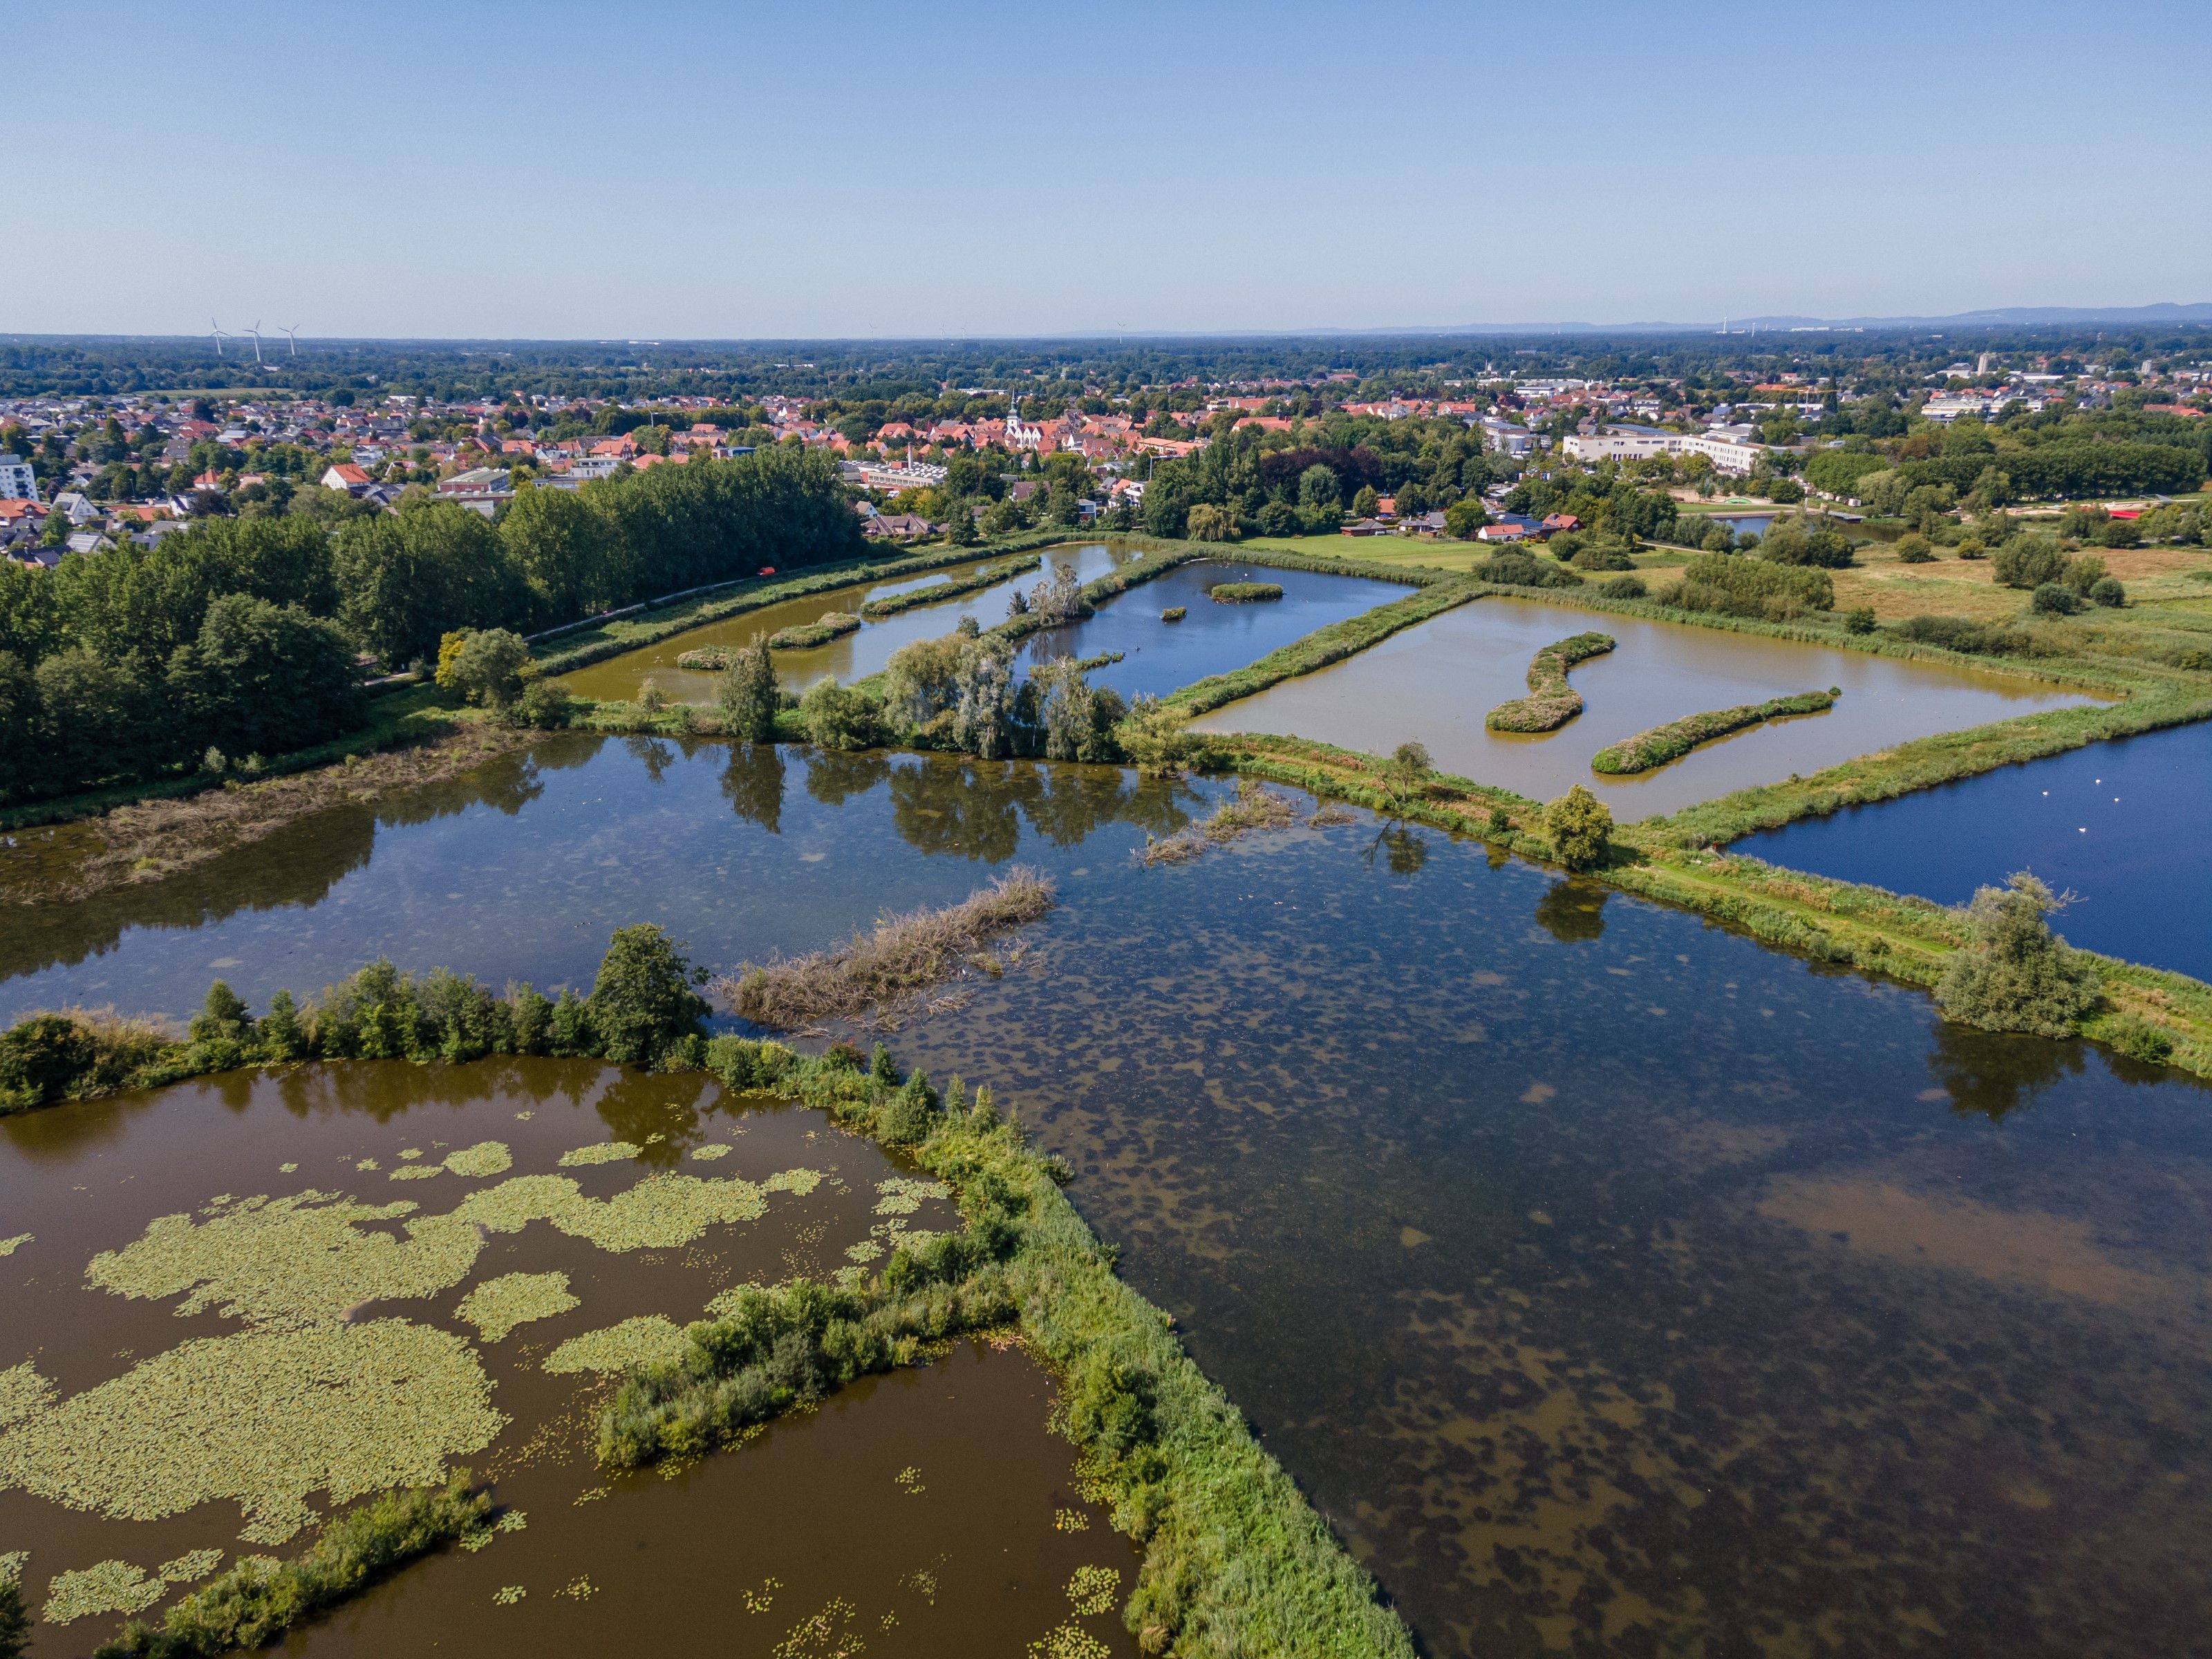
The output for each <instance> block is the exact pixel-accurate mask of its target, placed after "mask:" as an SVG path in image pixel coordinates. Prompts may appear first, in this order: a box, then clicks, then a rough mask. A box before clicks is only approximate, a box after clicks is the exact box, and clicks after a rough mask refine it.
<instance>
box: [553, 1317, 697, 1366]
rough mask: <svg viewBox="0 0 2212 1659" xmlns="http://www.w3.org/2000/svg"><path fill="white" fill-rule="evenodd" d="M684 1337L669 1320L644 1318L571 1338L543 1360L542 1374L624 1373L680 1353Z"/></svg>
mask: <svg viewBox="0 0 2212 1659" xmlns="http://www.w3.org/2000/svg"><path fill="white" fill-rule="evenodd" d="M684 1340H685V1338H684V1332H683V1329H682V1328H681V1327H679V1326H678V1324H677V1323H676V1322H675V1321H673V1320H671V1319H665V1318H663V1317H662V1316H660V1315H659V1314H647V1315H644V1316H641V1317H640V1318H636V1319H625V1320H623V1322H622V1323H621V1324H619V1325H610V1326H609V1327H607V1328H606V1329H605V1330H603V1331H586V1332H585V1333H584V1334H582V1335H581V1336H572V1337H570V1338H569V1339H568V1340H567V1341H566V1342H563V1343H562V1345H561V1346H559V1347H557V1348H556V1349H554V1350H553V1352H551V1353H550V1354H548V1355H547V1356H546V1358H545V1364H544V1367H543V1369H544V1370H548V1371H550V1372H552V1373H554V1375H556V1376H568V1375H570V1374H572V1373H574V1372H577V1371H626V1370H629V1369H630V1368H631V1367H632V1366H633V1365H650V1364H658V1363H659V1362H661V1361H664V1360H667V1359H670V1358H674V1357H675V1356H676V1355H678V1354H680V1353H681V1352H684Z"/></svg>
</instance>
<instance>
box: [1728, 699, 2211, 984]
mask: <svg viewBox="0 0 2212 1659" xmlns="http://www.w3.org/2000/svg"><path fill="white" fill-rule="evenodd" d="M2208 823H2212V721H2200V722H2198V723H2197V725H2194V726H2175V727H2172V728H2170V729H2168V730H2166V731H2163V732H2144V733H2142V735H2141V736H2139V737H2133V738H2116V739H2114V740H2113V741H2112V742H2110V743H2097V744H2090V745H2089V746H2088V747H2087V748H2086V749H2076V750H2072V751H2071V752H2069V753H2067V754H2063V755H2054V756H2052V757H2050V758H2049V759H2047V760H2039V761H2034V762H2032V763H2028V764H2027V765H2024V766H2008V767H2004V768H2002V769H1999V770H1997V771H1995V772H1984V773H1983V774H1982V775H1980V776H1978V777H1972V778H1962V779H1960V781H1958V782H1956V783H1946V784H1941V785H1938V786H1937V787H1935V788H1933V789H1922V790H1918V791H1916V792H1915V793H1912V794H1910V795H1900V796H1899V797H1898V798H1897V799H1895V800H1887V801H1877V802H1874V803H1872V804H1870V805H1863V806H1847V807H1844V809H1843V810H1842V811H1838V812H1833V813H1831V814H1830V815H1829V816H1827V817H1818V818H1804V819H1801V820H1800V821H1798V822H1797V823H1792V824H1787V825H1785V826H1784V827H1783V828H1782V829H1771V830H1768V831H1766V832H1765V833H1764V834H1762V835H1757V836H1747V837H1746V838H1745V839H1744V840H1742V841H1740V842H1735V843H1734V850H1735V851H1737V852H1741V853H1748V854H1751V856H1752V857H1753V858H1760V859H1766V860H1770V861H1771V862H1773V863H1776V864H1786V865H1789V866H1792V867H1794V868H1796V869H1799V870H1811V871H1814V872H1817V873H1819V874H1820V875H1824V876H1834V877H1837V878H1839V879H1841V880H1844V881H1863V882H1871V883H1873V884H1875V886H1877V887H1887V888H1888V889H1890V890H1892V891H1893V892H1903V893H1918V894H1920V895H1921V896H1923V897H1926V898H1932V899H1935V900H1937V901H1939V902H1942V903H1945V904H1960V903H1964V902H1966V900H1968V899H1970V898H1972V896H1973V893H1974V889H1975V888H1977V887H1978V886H1984V885H1992V884H1997V883H2001V882H2002V881H2003V879H2004V878H2005V877H2006V876H2008V875H2009V874H2010V873H2011V872H2014V871H2015V870H2032V871H2033V872H2035V873H2036V874H2037V875H2039V876H2040V877H2042V878H2043V879H2044V880H2045V882H2047V883H2049V884H2051V887H2052V888H2053V889H2055V890H2059V891H2062V892H2070V893H2072V894H2073V895H2074V902H2072V903H2070V904H2069V905H2068V906H2067V908H2066V909H2065V911H2064V913H2063V915H2061V916H2060V917H2059V918H2058V921H2057V927H2058V930H2059V931H2060V932H2061V933H2063V934H2065V936H2066V937H2067V938H2068V939H2071V940H2072V941H2073V942H2074V943H2075V944H2076V945H2082V946H2085V947H2087V949H2090V950H2093V951H2106V952H2108V953H2109V954H2111V955H2112V956H2116V957H2124V958H2126V959H2127V960H2129V961H2130V962H2143V963H2151V964H2152V965H2153V966H2154V967H2160V968H2172V969H2177V970H2179V972H2181V973H2185V974H2194V975H2196V976H2197V978H2199V979H2212V877H2208V876H2207V875H2206V873H2205V872H2204V869H2203V866H2201V865H2199V864H2198V863H2197V861H2196V857H2195V855H2194V854H2192V853H2191V850H2190V849H2191V847H2192V846H2194V845H2196V844H2197V842H2198V840H2199V838H2200V837H2202V836H2203V833H2204V829H2205V826H2206V825H2207V824H2208Z"/></svg>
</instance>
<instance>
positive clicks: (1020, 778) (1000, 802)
mask: <svg viewBox="0 0 2212 1659" xmlns="http://www.w3.org/2000/svg"><path fill="white" fill-rule="evenodd" d="M810 764H811V763H810ZM886 775H887V776H888V778H889V780H890V797H891V822H892V824H893V826H894V827H895V828H896V829H897V830H898V833H899V835H900V836H901V837H902V839H904V840H905V842H906V843H907V844H908V846H910V847H912V848H915V850H916V851H917V852H921V853H927V854H944V855H945V856H948V857H957V858H966V859H972V860H980V861H981V862H985V863H996V862H998V861H999V860H1003V859H1009V858H1012V856H1013V855H1014V854H1015V852H1016V850H1017V849H1018V848H1019V846H1020V844H1021V825H1022V821H1023V819H1024V818H1026V819H1027V820H1028V821H1029V824H1030V829H1033V830H1034V831H1036V834H1038V835H1039V836H1042V837H1043V838H1044V839H1045V840H1046V841H1048V842H1051V843H1052V844H1053V845H1054V846H1055V847H1076V846H1079V845H1081V844H1082V842H1084V841H1085V839H1086V838H1087V837H1088V836H1090V835H1091V833H1092V832H1093V831H1094V830H1096V829H1099V828H1100V827H1101V826H1102V825H1104V824H1109V823H1129V824H1134V825H1136V826H1138V827H1139V828H1141V829H1150V830H1152V832H1153V833H1154V834H1155V835H1170V834H1172V833H1174V832H1175V831H1176V830H1177V829H1182V827H1183V825H1185V824H1186V823H1189V822H1190V815H1189V813H1188V811H1185V810H1184V808H1183V805H1182V803H1183V802H1184V801H1186V800H1188V801H1190V802H1193V803H1195V802H1196V801H1197V800H1198V799H1200V798H1199V796H1198V794H1197V793H1196V792H1195V791H1194V790H1193V789H1191V788H1190V787H1189V786H1188V785H1187V784H1184V783H1182V782H1179V781H1159V780H1154V779H1146V778H1136V777H1133V775H1130V774H1127V773H1124V772H1122V771H1121V769H1118V768H1115V767H1110V766H1075V765H1067V764H1060V763H1053V762H1049V761H978V760H975V759H974V758H973V757H969V756H965V755H910V756H905V757H900V759H899V760H898V762H897V763H896V764H892V765H890V766H888V767H887V769H886ZM810 789H811V785H810Z"/></svg>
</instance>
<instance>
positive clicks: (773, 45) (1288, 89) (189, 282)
mask: <svg viewBox="0 0 2212 1659" xmlns="http://www.w3.org/2000/svg"><path fill="white" fill-rule="evenodd" d="M0 33H4V34H5V36H6V38H7V40H8V42H9V52H8V58H9V66H10V69H11V71H12V74H11V80H12V82H13V83H14V84H13V86H12V88H11V91H10V93H9V103H10V106H11V108H10V114H11V116H12V118H13V119H12V120H11V122H10V126H11V129H12V131H13V133H14V143H11V145H10V146H9V149H10V151H11V155H12V165H11V167H10V172H11V174H12V175H13V179H14V182H15V185H17V186H18V187H20V188H21V189H22V190H23V191H26V192H27V194H28V196H29V197H30V205H29V208H28V210H27V211H20V212H17V213H15V214H12V215H11V216H10V219H11V223H10V225H9V228H8V230H7V231H6V232H5V233H3V234H4V237H5V240H7V241H8V242H9V243H12V244H13V246H11V247H0V331H8V332H102V333H108V332H113V333H139V332H145V333H154V332H161V333H184V332H192V331H198V332H204V331H206V329H207V326H208V319H209V318H210V316H211V315H212V316H215V317H217V318H220V319H222V323H223V325H224V326H225V327H227V328H235V327H238V326H240V325H245V324H248V323H252V322H253V321H255V320H256V319H259V320H260V321H262V322H263V323H264V325H266V326H269V327H271V328H273V327H274V326H275V325H278V324H298V325H301V329H302V331H303V333H304V334H306V335H309V336H336V335H346V336H398V335H408V336H474V337H484V336H503V337H607V336H614V337H633V336H635V337H659V338H674V337H690V338H702V337H715V338H727V337H829V336H834V337H853V336H891V335H942V334H962V335H975V334H987V335H1019V334H1037V333H1072V332H1095V331H1115V330H1120V329H1127V330H1130V331H1143V330H1163V331H1183V330H1207V329H1223V330H1269V329H1300V328H1311V327H1335V328H1386V327H1392V326H1401V325H1407V326H1413V325H1456V324H1469V323H1486V322H1542V321H1554V320H1587V321H1596V322H1625V321H1634V320H1642V319H1677V320H1703V319H1708V318H1717V317H1719V316H1721V315H1723V313H1726V314H1731V315H1735V316H1745V315H1749V314H1754V313H1808V314H1813V315H1820V316H1844V315H1881V314H1894V313H1944V312H1950V311H1957V310H1963V309H1967V308H1970V307H1983V306H1998V305H2135V304H2143V303H2148V302H2151V301H2161V300H2173V301H2200V300H2212V119H2208V118H2207V113H2206V106H2205V103H2204V94H2203V79H2202V77H2203V65H2204V64H2205V63H2207V62H2208V61H2212V7H2207V6H2206V5H2205V4H2204V3H2203V0H2194V3H2142V4H2121V5H2098V6H2082V5H2078V4H2056V3H2049V0H2015V3H2011V4H2007V5H1995V4H1979V3H1975V4H1956V3H1944V0H1934V3H1930V0H1920V3H1917V4H1912V5H1891V4H1861V5H1857V6H1852V7H1847V8H1845V7H1818V8H1814V7H1804V6H1797V7H1790V6H1778V5H1775V4H1772V3H1771V0H1767V3H1762V4H1758V5H1734V4H1707V5H1688V6H1685V5H1680V4H1675V5H1660V4H1606V3H1584V4H1578V5H1574V6H1544V5H1539V4H1527V5H1521V6H1510V7H1509V6H1502V5H1500V6H1492V5H1466V4H1462V5H1440V4H1422V3H1362V4H1349V3H1340V4H1337V5H1334V6H1321V5H1316V4H1309V3H1303V0H1277V3H1273V4H1251V5H1233V6H1232V5H1212V4H1205V3H1198V0H1184V3H1180V4H1160V3H1152V0H1125V3H1121V4H1118V5H1114V6H1091V7H1081V6H1059V7H1054V6H1045V5H1037V4H1034V3H1030V4H1024V5H1012V4H1008V5H987V4H970V3H958V0H951V3H944V0H940V3H939V4H936V5H933V6H888V5H881V6H879V5H873V4H858V3H848V4H835V3H817V4H811V5H807V4H791V3H785V4H781V5H775V6H756V5H746V4H734V3H721V4H711V3H691V0H658V3H655V4H653V5H650V6H623V5H620V4H608V3H605V0H600V3H594V4H591V5H572V4H567V3H540V4H536V5H529V6H514V5H506V6H498V7H493V6H479V5H475V4H471V3H467V0H452V3H447V4H444V5H435V6H434V5H415V4H385V3H380V4H376V5H371V6H361V5H353V6H349V7H345V8H338V7H331V6H323V5H317V4H307V3H289V4H243V5H240V4H233V5H226V6H223V7H221V8H205V7H191V8H186V7H179V6H175V5H173V4H162V5H155V4H137V3H119V4H117V3H111V4H103V5H100V6H98V7H90V6H76V5H54V6H38V5H32V4H29V3H24V0H11V3H7V4H0Z"/></svg>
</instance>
